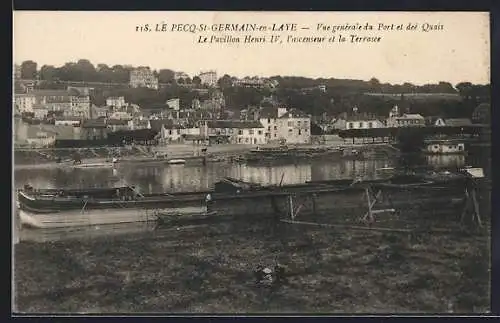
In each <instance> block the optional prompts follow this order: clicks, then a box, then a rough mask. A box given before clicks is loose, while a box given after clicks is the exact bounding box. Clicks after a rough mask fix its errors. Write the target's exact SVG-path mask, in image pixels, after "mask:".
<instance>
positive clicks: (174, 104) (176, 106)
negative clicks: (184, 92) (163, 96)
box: [165, 98, 180, 111]
mask: <svg viewBox="0 0 500 323" xmlns="http://www.w3.org/2000/svg"><path fill="white" fill-rule="evenodd" d="M165 104H166V105H167V106H168V107H169V108H170V109H173V110H176V111H179V110H180V100H179V99H178V98H174V99H170V100H167V102H165Z"/></svg>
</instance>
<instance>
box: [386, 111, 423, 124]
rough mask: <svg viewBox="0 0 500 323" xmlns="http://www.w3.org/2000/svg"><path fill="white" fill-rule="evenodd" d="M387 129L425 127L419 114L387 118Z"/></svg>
mask: <svg viewBox="0 0 500 323" xmlns="http://www.w3.org/2000/svg"><path fill="white" fill-rule="evenodd" d="M387 126H388V127H425V118H424V117H423V116H422V115H420V114H406V113H405V114H403V115H402V116H395V117H389V118H388V119H387Z"/></svg>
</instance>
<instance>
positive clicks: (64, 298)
mask: <svg viewBox="0 0 500 323" xmlns="http://www.w3.org/2000/svg"><path fill="white" fill-rule="evenodd" d="M276 259H278V260H279V261H280V262H281V263H282V264H284V265H285V266H287V268H288V269H287V270H288V273H289V284H288V285H286V286H283V287H281V288H279V289H274V290H273V289H270V288H263V287H257V286H255V285H254V284H253V275H252V270H253V269H254V268H255V266H256V265H257V264H258V263H262V264H265V265H268V266H272V265H273V264H274V261H275V260H276ZM489 259H490V256H489V241H488V237H487V236H479V235H467V234H463V233H457V234H447V235H438V234H433V235H425V236H422V235H420V236H419V237H417V238H415V237H412V238H410V237H408V236H407V235H400V234H394V233H383V232H365V231H348V230H334V229H332V228H319V227H307V226H297V225H289V224H279V225H272V224H271V223H259V224H257V223H253V224H251V223H250V224H249V223H245V222H232V223H222V224H214V225H213V226H209V227H203V228H181V229H179V230H173V231H172V230H156V231H153V232H152V233H148V234H132V235H127V236H122V237H119V236H117V237H114V238H111V237H107V238H105V237H103V238H95V239H92V240H73V241H71V240H68V241H60V242H52V243H41V244H37V243H27V242H21V243H20V244H18V245H16V246H15V276H14V278H15V288H16V291H15V304H16V309H17V310H18V311H21V312H178V313H179V312H202V313H214V312H225V313H258V312H261V313H262V312H264V313H265V312H280V313H283V312H288V313H293V312H310V313H318V312H323V313H343V312H352V313H370V312H413V313H415V312H420V313H422V312H426V313H436V312H450V311H453V312H473V311H474V312H484V311H486V310H487V309H488V308H489V281H490V275H489Z"/></svg>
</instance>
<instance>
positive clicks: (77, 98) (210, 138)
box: [13, 87, 490, 147]
mask: <svg viewBox="0 0 500 323" xmlns="http://www.w3.org/2000/svg"><path fill="white" fill-rule="evenodd" d="M91 90H92V89H89V88H84V87H81V88H78V87H68V88H67V89H66V90H31V91H27V92H26V93H22V94H15V96H14V102H13V103H14V111H15V116H16V117H15V124H14V133H13V135H14V139H15V144H17V145H18V146H23V145H26V146H31V147H35V146H36V147H40V146H42V147H43V146H50V145H52V144H54V142H55V140H79V139H88V140H93V139H105V138H106V137H107V134H108V133H109V132H117V131H134V130H141V129H151V130H152V131H153V132H154V133H156V134H157V136H156V139H157V141H158V142H160V143H164V144H167V143H176V142H179V143H180V142H190V143H191V142H192V143H199V144H201V143H214V144H217V143H218V144H223V143H232V144H252V145H260V144H268V143H275V144H278V143H281V144H308V143H311V126H312V123H313V122H314V123H315V124H316V125H317V126H319V127H320V128H321V129H322V130H323V132H324V133H331V132H334V131H335V130H347V129H371V128H384V127H422V126H430V125H433V126H468V125H470V124H471V123H472V122H479V123H487V122H489V121H488V118H489V111H490V109H489V105H487V104H482V105H480V106H478V108H477V109H476V111H475V112H474V114H473V116H472V121H471V120H470V119H446V118H438V117H423V116H422V115H419V114H408V113H400V111H399V108H398V107H397V106H395V107H394V108H393V109H392V110H391V111H390V113H389V116H388V118H386V119H385V120H383V119H381V118H379V117H376V116H371V115H367V114H364V113H358V112H357V109H356V108H354V109H353V113H351V114H349V115H348V114H347V113H344V114H341V115H339V116H338V117H337V118H331V119H328V118H314V119H313V118H311V116H310V115H307V114H305V113H304V112H302V111H300V110H298V109H290V108H288V107H286V106H283V105H281V104H279V103H278V102H277V101H276V99H275V98H273V97H269V98H264V99H263V100H262V102H261V104H260V106H256V107H247V108H245V109H242V110H239V111H237V112H235V111H233V112H231V111H228V110H226V109H225V102H224V95H223V94H222V92H220V91H217V90H216V91H211V93H210V96H209V98H208V99H206V100H203V101H200V100H199V99H193V100H192V102H191V104H190V106H189V107H181V104H180V100H179V99H178V98H172V99H169V100H167V101H166V102H165V103H164V104H160V105H157V106H150V107H148V108H140V107H139V106H137V105H135V104H131V103H128V102H126V100H125V98H124V97H122V96H120V97H108V98H107V99H106V105H105V106H102V107H97V106H95V105H93V104H91V102H90V92H91ZM184 106H185V105H184ZM26 115H29V116H30V118H29V119H28V120H27V119H26V118H25V117H21V116H26Z"/></svg>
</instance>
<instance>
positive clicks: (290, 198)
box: [288, 195, 295, 220]
mask: <svg viewBox="0 0 500 323" xmlns="http://www.w3.org/2000/svg"><path fill="white" fill-rule="evenodd" d="M288 203H289V205H290V218H291V219H292V220H293V219H294V218H295V216H294V214H293V198H292V195H288Z"/></svg>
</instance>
